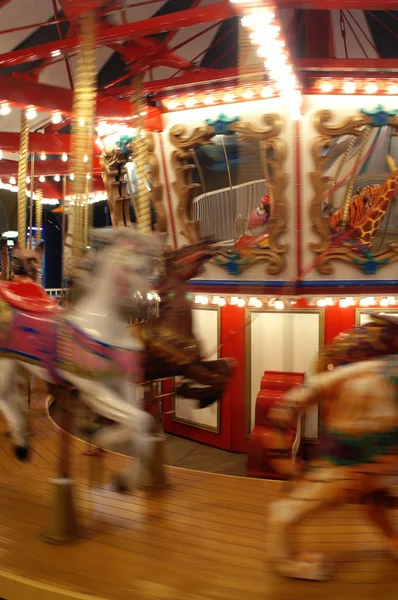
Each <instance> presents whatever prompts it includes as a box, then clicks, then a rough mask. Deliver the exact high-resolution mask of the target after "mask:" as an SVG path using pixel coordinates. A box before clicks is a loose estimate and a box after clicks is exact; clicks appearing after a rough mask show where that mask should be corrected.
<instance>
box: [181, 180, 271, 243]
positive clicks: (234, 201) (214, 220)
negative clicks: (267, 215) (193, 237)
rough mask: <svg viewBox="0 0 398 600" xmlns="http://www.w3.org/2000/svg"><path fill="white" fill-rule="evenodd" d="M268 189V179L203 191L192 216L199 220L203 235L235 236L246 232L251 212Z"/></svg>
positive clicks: (228, 238)
mask: <svg viewBox="0 0 398 600" xmlns="http://www.w3.org/2000/svg"><path fill="white" fill-rule="evenodd" d="M266 193H267V184H266V181H265V179H258V180H256V181H250V182H248V183H242V184H240V185H235V186H233V187H232V188H225V189H222V190H216V191H214V192H208V193H207V194H201V195H200V196H197V197H196V198H195V199H194V201H193V205H192V218H193V219H194V220H198V221H200V224H201V234H202V236H203V237H205V236H206V237H207V236H208V237H213V238H215V239H217V240H236V239H237V238H238V237H239V236H240V235H242V233H245V230H246V227H247V221H248V219H249V216H250V213H251V212H252V211H253V210H254V209H255V208H256V207H257V206H258V205H259V204H260V200H261V198H262V197H263V196H264V194H266Z"/></svg>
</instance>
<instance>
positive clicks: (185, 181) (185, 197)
mask: <svg viewBox="0 0 398 600" xmlns="http://www.w3.org/2000/svg"><path fill="white" fill-rule="evenodd" d="M215 135H216V132H215V130H214V128H213V127H210V126H209V125H205V126H203V127H197V128H196V129H194V131H193V132H192V133H191V135H187V128H186V126H185V125H174V126H173V127H172V128H171V130H170V133H169V137H170V141H171V143H172V144H173V146H174V147H175V148H177V150H174V152H173V153H172V155H171V164H172V167H173V169H174V173H175V178H176V179H175V181H174V183H173V188H174V191H175V193H176V194H177V196H178V206H177V218H178V221H179V223H180V226H181V233H182V235H185V237H187V238H188V240H189V242H190V243H191V244H193V243H195V242H197V241H198V240H199V239H200V223H199V221H193V220H192V219H191V209H192V201H193V199H194V197H195V192H196V189H197V188H198V187H199V184H198V183H194V182H193V181H192V175H193V171H194V170H195V169H196V166H195V165H194V164H191V163H190V162H189V161H190V159H191V157H192V152H193V151H194V150H195V149H196V148H199V147H200V146H204V145H205V144H209V143H210V142H211V138H212V137H214V136H215Z"/></svg>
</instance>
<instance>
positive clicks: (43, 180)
mask: <svg viewBox="0 0 398 600" xmlns="http://www.w3.org/2000/svg"><path fill="white" fill-rule="evenodd" d="M45 180H46V178H45V177H44V175H40V177H39V181H40V182H41V183H44V182H45Z"/></svg>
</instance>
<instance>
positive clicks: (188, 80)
mask: <svg viewBox="0 0 398 600" xmlns="http://www.w3.org/2000/svg"><path fill="white" fill-rule="evenodd" d="M258 75H264V81H265V71H264V70H258V68H256V69H255V70H253V71H248V72H247V73H246V72H245V75H244V77H247V78H248V82H249V83H250V78H252V77H254V76H258ZM237 79H239V80H243V76H242V73H241V72H240V70H239V69H238V68H237V67H231V68H228V69H202V68H198V69H192V70H191V71H189V72H188V73H184V74H183V75H179V76H178V77H168V78H167V79H158V80H157V81H156V80H155V81H148V82H145V83H144V84H143V90H144V92H145V93H146V94H159V93H161V92H168V93H171V92H173V91H176V92H177V90H178V91H179V92H180V91H181V88H185V87H186V88H188V87H192V86H194V85H202V86H203V85H206V84H208V85H209V86H211V85H212V84H213V83H214V84H217V83H222V82H223V81H224V82H225V83H226V84H227V83H229V84H231V83H232V82H233V80H237ZM102 94H103V95H104V96H110V97H118V98H123V97H127V96H130V95H131V87H130V86H119V87H115V88H110V89H106V90H103V92H102Z"/></svg>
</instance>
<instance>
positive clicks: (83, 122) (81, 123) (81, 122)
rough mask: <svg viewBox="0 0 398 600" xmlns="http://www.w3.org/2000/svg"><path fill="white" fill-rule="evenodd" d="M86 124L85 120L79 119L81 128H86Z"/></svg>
mask: <svg viewBox="0 0 398 600" xmlns="http://www.w3.org/2000/svg"><path fill="white" fill-rule="evenodd" d="M85 124H86V121H85V120H84V119H79V125H80V127H84V125H85Z"/></svg>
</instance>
